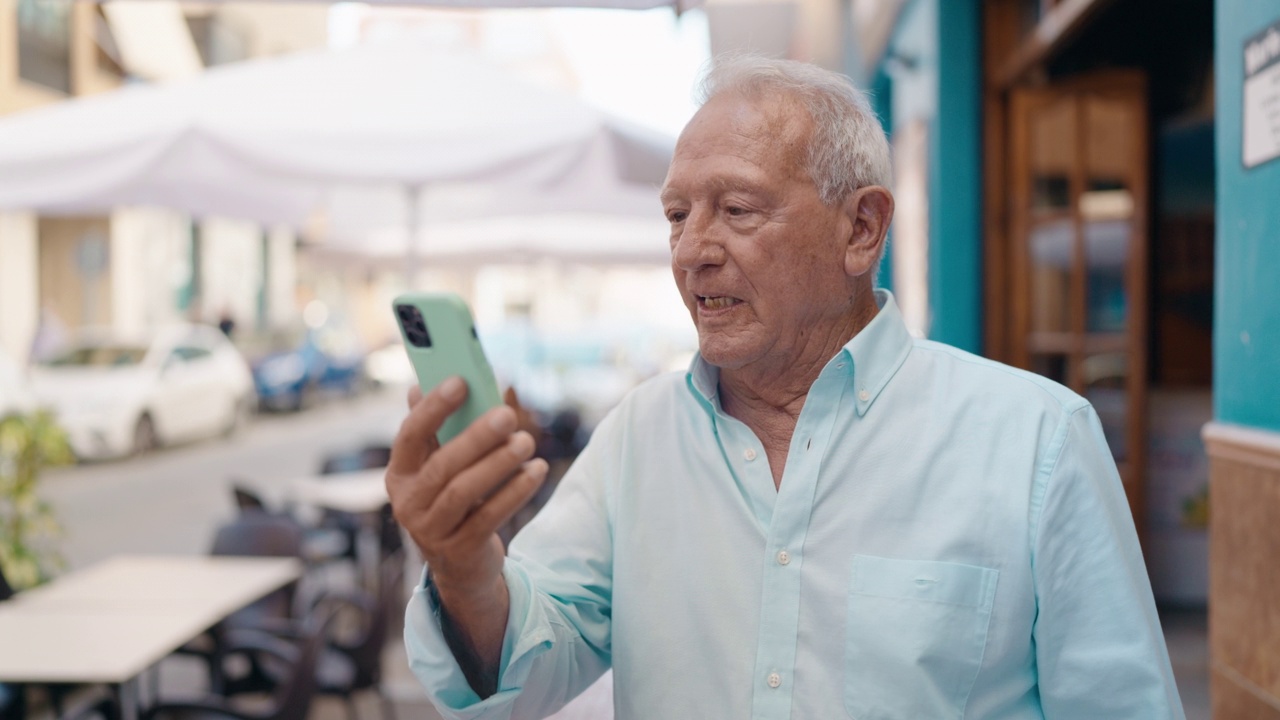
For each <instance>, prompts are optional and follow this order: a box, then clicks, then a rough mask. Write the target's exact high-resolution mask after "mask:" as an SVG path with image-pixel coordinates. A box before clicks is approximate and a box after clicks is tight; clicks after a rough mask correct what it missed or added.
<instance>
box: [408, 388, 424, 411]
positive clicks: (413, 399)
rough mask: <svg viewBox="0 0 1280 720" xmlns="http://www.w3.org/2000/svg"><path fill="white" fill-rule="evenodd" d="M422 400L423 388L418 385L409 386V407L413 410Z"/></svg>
mask: <svg viewBox="0 0 1280 720" xmlns="http://www.w3.org/2000/svg"><path fill="white" fill-rule="evenodd" d="M421 400H422V388H420V387H418V386H417V385H410V386H409V409H410V410H412V409H413V406H414V405H417V404H418V402H419V401H421Z"/></svg>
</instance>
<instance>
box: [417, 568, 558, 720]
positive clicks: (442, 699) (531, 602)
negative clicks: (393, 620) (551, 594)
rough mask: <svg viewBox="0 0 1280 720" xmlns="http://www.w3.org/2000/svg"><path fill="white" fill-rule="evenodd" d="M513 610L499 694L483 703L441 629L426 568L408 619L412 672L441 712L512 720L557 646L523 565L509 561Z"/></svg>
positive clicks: (466, 719) (462, 719)
mask: <svg viewBox="0 0 1280 720" xmlns="http://www.w3.org/2000/svg"><path fill="white" fill-rule="evenodd" d="M502 576H503V580H505V581H506V583H507V594H508V597H509V598H510V604H511V609H510V611H509V613H508V614H507V631H506V634H505V635H504V636H503V640H502V658H501V660H500V661H499V666H498V667H499V671H498V692H496V693H494V694H493V695H491V696H490V697H487V698H485V699H483V700H481V699H480V696H479V695H477V694H476V692H475V691H474V690H472V689H471V685H470V684H468V683H467V679H466V677H465V676H464V675H463V674H462V668H461V667H460V666H459V665H458V661H457V660H456V659H455V658H454V656H453V652H452V651H451V650H450V649H449V644H448V642H447V641H446V640H445V638H444V632H443V631H442V630H441V627H440V607H439V605H438V603H437V600H436V599H435V597H434V596H435V592H434V588H433V587H432V586H431V584H430V582H431V581H430V577H429V575H428V569H427V568H426V567H425V566H424V568H423V574H422V580H421V582H419V583H418V587H417V588H416V589H415V590H414V593H413V597H412V598H411V599H410V601H409V607H408V610H407V611H406V613H405V628H404V634H405V638H404V640H405V648H406V649H407V651H408V655H409V666H410V667H411V668H412V670H413V673H414V675H415V676H417V678H418V681H419V682H420V683H422V686H423V687H424V688H425V689H426V691H427V694H428V695H429V696H430V697H431V700H432V702H433V703H434V704H435V705H436V707H437V709H438V710H440V711H441V712H445V713H447V714H448V716H449V717H453V718H458V719H459V720H472V719H473V718H489V717H495V718H496V717H506V716H507V714H508V713H509V711H510V708H509V706H510V704H511V703H512V702H514V700H515V698H516V697H517V696H518V695H519V694H520V692H521V691H522V690H523V689H524V683H525V681H526V680H527V679H528V677H529V672H530V670H531V669H532V666H533V661H534V659H535V658H537V657H538V656H539V655H541V654H542V653H544V652H546V651H547V650H550V649H551V647H552V646H553V645H554V644H555V635H554V633H553V631H552V628H551V623H550V622H549V621H548V619H547V617H546V614H545V612H544V610H543V608H542V607H541V605H540V604H539V603H537V602H536V601H535V599H534V590H533V585H532V583H531V582H530V580H529V576H528V574H527V573H526V572H525V571H524V569H523V568H521V567H520V565H519V564H518V563H516V562H514V561H512V560H511V559H510V558H508V559H507V560H506V561H505V562H504V564H503V568H502Z"/></svg>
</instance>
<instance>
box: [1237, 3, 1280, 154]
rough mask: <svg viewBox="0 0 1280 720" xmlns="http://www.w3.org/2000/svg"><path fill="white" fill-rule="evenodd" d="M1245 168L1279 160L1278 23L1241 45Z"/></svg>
mask: <svg viewBox="0 0 1280 720" xmlns="http://www.w3.org/2000/svg"><path fill="white" fill-rule="evenodd" d="M1242 115H1243V116H1244V133H1243V137H1244V142H1243V143H1242V145H1243V151H1244V155H1243V160H1244V166H1245V167H1246V168H1252V167H1257V166H1258V165H1261V164H1262V163H1264V162H1267V161H1268V160H1274V159H1276V158H1278V157H1280V20H1278V21H1276V22H1275V23H1274V24H1272V25H1271V27H1269V28H1267V29H1266V30H1263V31H1262V32H1260V33H1258V34H1257V35H1254V36H1253V37H1251V38H1249V39H1248V40H1246V41H1245V43H1244V112H1243V113H1242Z"/></svg>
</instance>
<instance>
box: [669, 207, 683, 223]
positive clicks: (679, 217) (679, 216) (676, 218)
mask: <svg viewBox="0 0 1280 720" xmlns="http://www.w3.org/2000/svg"><path fill="white" fill-rule="evenodd" d="M687 215H688V213H686V212H684V211H683V210H672V211H671V212H669V213H667V220H668V221H669V222H673V223H678V222H684V219H685V217H686V216H687Z"/></svg>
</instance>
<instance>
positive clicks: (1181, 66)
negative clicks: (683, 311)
mask: <svg viewBox="0 0 1280 720" xmlns="http://www.w3.org/2000/svg"><path fill="white" fill-rule="evenodd" d="M860 8H861V10H862V12H859V9H860ZM853 9H854V13H853V20H854V22H853V26H854V36H855V38H856V40H854V42H853V49H852V50H851V51H850V52H849V53H848V54H847V55H846V65H845V67H846V69H847V70H848V71H849V72H850V74H852V75H854V76H855V77H857V78H858V79H859V80H860V81H861V82H862V83H863V84H864V85H865V86H867V87H869V88H870V89H871V90H872V91H873V96H874V101H875V103H876V105H877V111H878V112H879V113H880V115H881V118H882V120H883V122H884V124H885V126H886V129H888V130H889V131H890V133H891V138H892V143H893V147H894V154H895V181H894V182H895V187H894V190H895V194H896V196H897V198H898V215H897V218H896V222H895V227H894V229H893V235H892V240H891V244H890V251H889V257H888V258H887V259H886V266H885V268H884V270H883V272H882V283H883V284H884V285H886V286H889V287H892V288H893V289H894V291H895V293H896V295H897V296H898V297H899V299H900V301H901V304H902V306H903V308H904V313H905V315H906V316H907V317H908V319H909V321H910V322H911V324H912V325H913V329H914V330H915V331H916V332H919V333H921V334H925V335H928V336H930V337H933V338H935V339H938V340H942V341H944V342H948V343H951V344H954V345H957V346H959V347H962V348H965V349H968V350H971V351H975V352H980V353H982V354H984V355H987V356H989V357H993V358H995V359H998V360H1002V361H1005V362H1009V363H1011V364H1014V365H1017V366H1020V367H1024V368H1027V369H1030V370H1033V371H1035V372H1038V373H1041V374H1044V375H1046V376H1048V377H1051V378H1053V379H1054V380H1057V381H1059V382H1062V383H1063V384H1065V385H1068V386H1069V387H1071V388H1072V389H1074V390H1076V391H1077V392H1079V393H1080V394H1082V395H1083V396H1085V397H1087V398H1088V399H1089V400H1091V401H1092V402H1093V403H1094V405H1095V407H1096V408H1097V409H1098V411H1099V414H1100V416H1101V418H1102V420H1103V424H1104V428H1105V431H1106V434H1107V439H1108V443H1109V444H1110V445H1111V448H1112V451H1113V453H1114V454H1115V456H1116V460H1117V463H1118V465H1119V467H1120V470H1121V475H1122V479H1123V482H1124V486H1125V490H1126V493H1127V494H1128V496H1129V500H1130V505H1131V508H1132V510H1133V513H1134V517H1135V519H1136V521H1137V524H1138V526H1139V528H1140V532H1141V535H1142V538H1143V543H1144V550H1145V554H1146V556H1147V562H1148V566H1149V569H1150V572H1151V577H1152V583H1153V587H1154V589H1155V591H1156V594H1157V598H1158V600H1160V601H1162V602H1163V603H1165V604H1169V605H1190V606H1201V607H1203V606H1204V605H1205V604H1206V603H1207V605H1208V608H1209V612H1210V633H1211V635H1210V644H1211V654H1212V660H1213V675H1212V703H1213V708H1214V717H1221V718H1243V717H1248V718H1280V710H1278V709H1277V708H1280V674H1277V673H1276V671H1275V668H1276V667H1280V603H1277V602H1276V601H1275V599H1274V598H1275V596H1274V592H1271V591H1269V590H1268V588H1274V587H1275V586H1276V583H1277V581H1280V567H1278V566H1277V565H1276V564H1275V562H1274V557H1275V556H1276V554H1277V552H1278V551H1280V373H1278V372H1277V371H1280V312H1278V311H1277V310H1276V308H1277V307H1280V286H1277V284H1276V283H1274V282H1268V279H1269V278H1270V277H1271V276H1272V275H1274V274H1275V268H1276V267H1280V204H1277V202H1276V200H1277V199H1280V160H1276V159H1274V158H1269V159H1261V160H1259V159H1258V157H1256V152H1255V157H1254V162H1252V163H1250V162H1249V161H1248V158H1249V157H1250V155H1249V152H1250V150H1249V147H1250V146H1251V145H1253V146H1262V147H1264V149H1265V148H1277V147H1280V5H1277V4H1275V3H1269V2H1261V3H1260V2H1254V0H1177V1H1175V2H1160V1H1156V0H907V1H906V2H889V3H871V2H867V3H859V2H855V3H854V4H853ZM1273 34H1274V35H1275V40H1274V41H1271V40H1269V38H1271V37H1272V35H1273ZM1268 43H1271V44H1270V45H1269V44H1268ZM1271 45H1274V46H1275V48H1274V52H1272V51H1271V50H1269V49H1268V48H1270V47H1271ZM1248 48H1254V49H1253V50H1249V49H1248ZM1250 52H1252V53H1253V55H1254V67H1253V68H1252V69H1249V68H1246V67H1245V64H1244V58H1245V56H1246V54H1247V53H1250ZM1268 53H1270V54H1268ZM1267 68H1272V70H1271V72H1272V73H1273V74H1275V75H1277V76H1278V77H1277V78H1271V79H1268V80H1267V81H1266V82H1268V83H1269V85H1265V86H1264V85H1263V84H1262V81H1261V80H1251V79H1250V76H1251V74H1253V75H1256V76H1257V77H1262V76H1263V74H1265V72H1266V71H1267ZM1268 77H1269V76H1268ZM1246 87H1248V88H1249V89H1247V90H1246ZM1259 93H1263V95H1261V96H1260V95H1259ZM1266 93H1271V94H1270V95H1267V94H1266ZM1263 103H1270V105H1267V106H1266V107H1269V108H1271V110H1269V112H1270V113H1271V114H1270V116H1267V115H1266V112H1268V111H1267V110H1259V108H1260V107H1262V106H1263V105H1262V104H1263ZM1259 115H1261V124H1263V125H1267V127H1266V128H1265V129H1264V130H1265V131H1264V130H1260V129H1259V125H1260V122H1259V117H1258V116H1259ZM1251 123H1252V125H1251ZM1246 127H1252V128H1253V129H1252V130H1247V131H1246V130H1245V128H1246ZM1268 132H1269V133H1272V134H1273V135H1267V133H1268ZM1276 154H1280V151H1276V152H1270V153H1267V152H1264V153H1263V157H1264V158H1265V157H1266V156H1267V155H1271V156H1274V155H1276ZM1210 559H1211V560H1212V562H1210Z"/></svg>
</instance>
